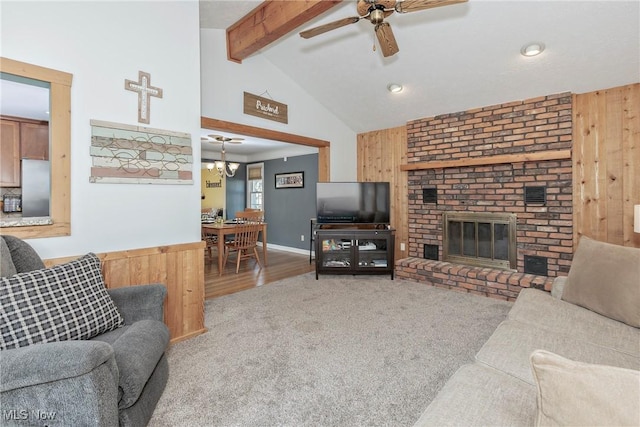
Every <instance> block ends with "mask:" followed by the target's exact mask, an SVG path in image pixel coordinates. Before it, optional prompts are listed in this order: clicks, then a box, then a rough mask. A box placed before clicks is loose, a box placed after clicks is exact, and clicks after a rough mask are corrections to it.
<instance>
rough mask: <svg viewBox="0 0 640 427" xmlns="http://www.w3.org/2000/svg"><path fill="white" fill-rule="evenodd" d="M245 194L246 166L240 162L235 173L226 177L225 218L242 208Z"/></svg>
mask: <svg viewBox="0 0 640 427" xmlns="http://www.w3.org/2000/svg"><path fill="white" fill-rule="evenodd" d="M246 194H247V167H246V164H244V163H240V167H239V168H238V170H237V171H236V174H235V175H234V176H233V177H231V178H229V177H227V187H226V198H227V203H226V205H227V211H226V212H225V213H224V217H225V218H226V219H233V218H235V216H236V212H238V211H243V210H244V208H245V206H246V200H247V197H246ZM267 236H268V234H267ZM267 242H268V240H267Z"/></svg>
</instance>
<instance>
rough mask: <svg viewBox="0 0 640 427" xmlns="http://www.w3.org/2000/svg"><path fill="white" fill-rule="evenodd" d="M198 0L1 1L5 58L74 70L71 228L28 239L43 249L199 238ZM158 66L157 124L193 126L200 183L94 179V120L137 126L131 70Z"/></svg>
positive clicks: (57, 253) (74, 251)
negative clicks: (160, 95)
mask: <svg viewBox="0 0 640 427" xmlns="http://www.w3.org/2000/svg"><path fill="white" fill-rule="evenodd" d="M198 27H199V17H198V2H197V1H176V2H155V1H143V2H132V1H127V2H113V1H104V2H102V1H100V2H66V1H60V2H57V1H55V2H50V1H47V2H17V1H16V2H7V1H3V2H2V10H1V33H0V35H1V39H2V43H1V52H0V54H1V55H2V56H3V57H7V58H11V59H15V60H18V61H23V62H28V63H32V64H36V65H41V66H44V67H48V68H54V69H58V70H61V71H65V72H68V73H71V74H73V86H72V90H71V109H72V114H71V181H72V182H71V221H72V223H71V225H72V227H71V236H69V237H57V238H47V239H33V240H30V241H29V242H30V243H31V244H32V245H33V246H34V247H35V248H36V250H37V251H38V253H39V254H40V256H42V257H43V258H53V257H61V256H69V255H80V254H83V253H86V252H89V251H93V252H107V251H114V250H123V249H134V248H144V247H154V246H160V245H168V244H176V243H185V242H194V241H199V240H200V220H199V215H200V172H199V169H200V139H199V138H200V135H199V133H200V62H199V61H200V56H199V55H200V49H199V36H200V33H199V29H198ZM138 71H146V72H149V73H151V84H152V85H153V86H158V87H161V88H162V89H163V90H164V97H163V98H162V99H158V98H151V122H150V124H149V125H148V126H149V127H152V128H157V129H166V130H172V131H180V132H188V133H190V134H191V136H192V142H193V148H194V165H195V166H194V171H195V173H194V177H193V178H194V184H193V185H142V184H91V183H89V175H90V167H91V158H90V156H89V146H90V140H91V128H90V125H89V121H90V120H91V119H97V120H105V121H110V122H117V123H124V124H129V125H136V124H138V123H137V95H136V94H135V93H133V92H130V91H126V90H125V89H124V80H125V79H132V80H137V79H138Z"/></svg>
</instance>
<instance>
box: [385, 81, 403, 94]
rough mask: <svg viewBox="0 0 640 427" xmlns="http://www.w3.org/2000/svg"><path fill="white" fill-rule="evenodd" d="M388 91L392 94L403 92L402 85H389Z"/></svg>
mask: <svg viewBox="0 0 640 427" xmlns="http://www.w3.org/2000/svg"><path fill="white" fill-rule="evenodd" d="M387 90H388V91H389V92H391V93H400V92H402V85H399V84H398V83H389V84H388V85H387Z"/></svg>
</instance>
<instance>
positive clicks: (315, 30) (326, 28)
mask: <svg viewBox="0 0 640 427" xmlns="http://www.w3.org/2000/svg"><path fill="white" fill-rule="evenodd" d="M359 20H360V17H359V16H354V17H351V18H343V19H340V20H338V21H334V22H330V23H328V24H324V25H320V26H319V27H315V28H312V29H310V30H307V31H303V32H301V33H300V37H302V38H303V39H309V38H311V37H315V36H318V35H320V34H323V33H326V32H327V31H331V30H335V29H336V28H340V27H344V26H345V25H349V24H355V23H356V22H358V21H359Z"/></svg>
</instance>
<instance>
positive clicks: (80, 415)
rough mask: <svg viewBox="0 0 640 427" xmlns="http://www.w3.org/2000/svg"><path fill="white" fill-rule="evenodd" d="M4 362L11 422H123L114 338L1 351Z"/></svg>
mask: <svg viewBox="0 0 640 427" xmlns="http://www.w3.org/2000/svg"><path fill="white" fill-rule="evenodd" d="M0 364H1V366H2V369H0V401H1V402H2V413H3V420H4V421H9V425H18V424H19V425H70V426H71V425H77V426H80V425H99V426H105V427H118V367H117V366H116V360H115V355H114V352H113V349H112V348H111V346H110V345H109V344H107V343H104V342H99V341H95V342H94V341H63V342H53V343H45V344H34V345H30V346H27V347H21V348H17V349H11V350H3V351H0ZM6 414H7V417H9V418H4V415H6ZM43 415H44V416H46V420H45V418H41V417H42V416H43ZM11 420H14V421H15V422H12V421H11Z"/></svg>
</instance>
